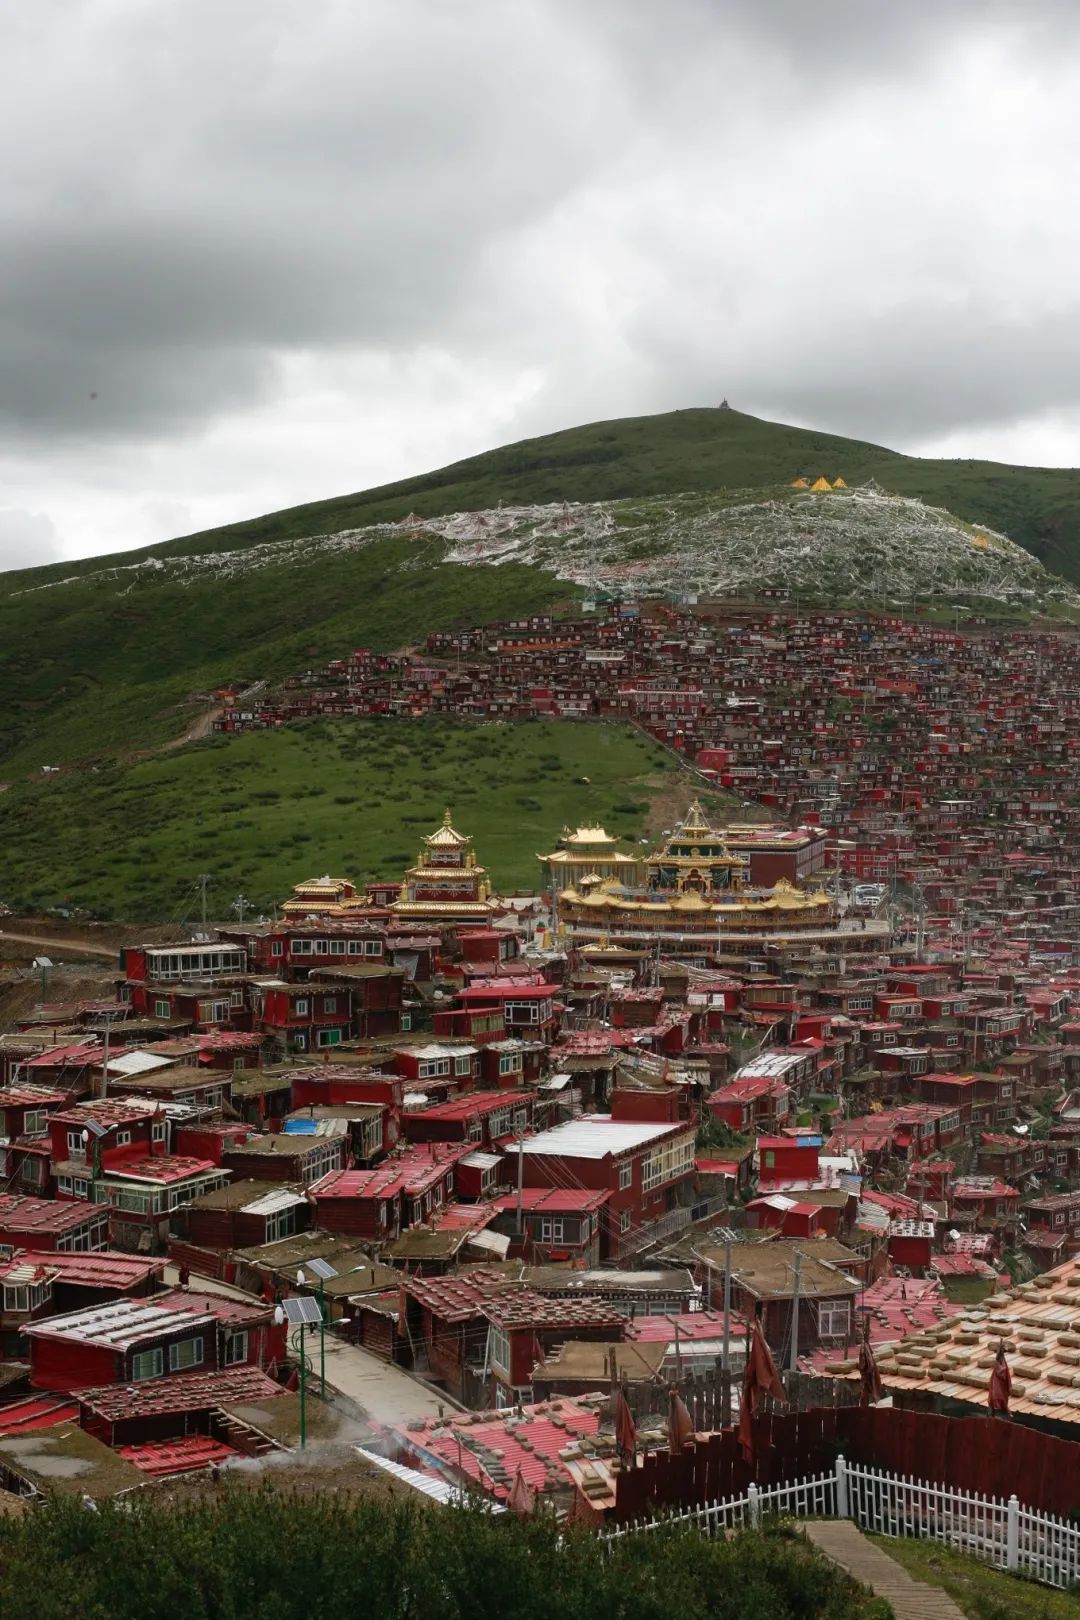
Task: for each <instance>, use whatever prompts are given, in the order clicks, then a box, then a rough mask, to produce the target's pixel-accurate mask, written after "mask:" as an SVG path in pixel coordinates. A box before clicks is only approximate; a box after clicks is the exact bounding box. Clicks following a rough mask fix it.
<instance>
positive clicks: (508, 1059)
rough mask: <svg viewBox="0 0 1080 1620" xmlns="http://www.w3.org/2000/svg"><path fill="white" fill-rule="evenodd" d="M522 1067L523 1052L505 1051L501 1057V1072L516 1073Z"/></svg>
mask: <svg viewBox="0 0 1080 1620" xmlns="http://www.w3.org/2000/svg"><path fill="white" fill-rule="evenodd" d="M520 1068H521V1053H520V1052H510V1053H504V1054H503V1055H502V1056H501V1057H500V1058H499V1073H500V1074H514V1073H516V1071H517V1070H518V1069H520Z"/></svg>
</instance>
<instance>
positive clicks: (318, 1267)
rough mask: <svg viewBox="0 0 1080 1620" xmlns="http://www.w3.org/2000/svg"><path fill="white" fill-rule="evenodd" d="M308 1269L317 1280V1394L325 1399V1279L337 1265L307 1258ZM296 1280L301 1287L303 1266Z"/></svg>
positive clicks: (304, 1277) (335, 1269)
mask: <svg viewBox="0 0 1080 1620" xmlns="http://www.w3.org/2000/svg"><path fill="white" fill-rule="evenodd" d="M308 1269H309V1270H310V1271H313V1272H314V1273H315V1275H316V1277H317V1278H318V1280H319V1394H320V1395H321V1396H322V1398H323V1400H324V1401H325V1399H326V1279H327V1278H328V1277H336V1276H337V1274H338V1272H337V1267H336V1266H332V1265H331V1264H330V1262H329V1260H309V1261H308ZM296 1281H297V1283H298V1285H299V1286H300V1287H301V1288H303V1286H304V1284H305V1283H306V1281H307V1278H306V1276H305V1274H304V1268H303V1266H301V1267H300V1270H299V1271H298V1272H297V1273H296Z"/></svg>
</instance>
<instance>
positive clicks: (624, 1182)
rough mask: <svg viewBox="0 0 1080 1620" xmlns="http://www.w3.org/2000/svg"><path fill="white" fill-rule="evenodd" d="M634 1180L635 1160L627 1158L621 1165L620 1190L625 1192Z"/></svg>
mask: <svg viewBox="0 0 1080 1620" xmlns="http://www.w3.org/2000/svg"><path fill="white" fill-rule="evenodd" d="M633 1180H634V1162H633V1160H632V1159H626V1160H624V1161H623V1163H622V1164H620V1166H619V1191H620V1192H625V1191H626V1189H627V1187H629V1186H630V1185H631V1184H632V1182H633Z"/></svg>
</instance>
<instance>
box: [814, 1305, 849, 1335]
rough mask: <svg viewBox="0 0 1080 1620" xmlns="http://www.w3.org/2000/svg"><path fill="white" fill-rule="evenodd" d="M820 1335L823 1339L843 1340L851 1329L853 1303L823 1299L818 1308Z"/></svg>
mask: <svg viewBox="0 0 1080 1620" xmlns="http://www.w3.org/2000/svg"><path fill="white" fill-rule="evenodd" d="M817 1318H818V1334H819V1336H820V1337H821V1338H823V1339H843V1338H846V1336H847V1334H848V1333H849V1332H850V1329H851V1301H850V1300H849V1299H823V1300H822V1301H821V1303H820V1305H819V1306H818V1308H817Z"/></svg>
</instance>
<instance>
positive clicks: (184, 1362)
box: [169, 1338, 203, 1372]
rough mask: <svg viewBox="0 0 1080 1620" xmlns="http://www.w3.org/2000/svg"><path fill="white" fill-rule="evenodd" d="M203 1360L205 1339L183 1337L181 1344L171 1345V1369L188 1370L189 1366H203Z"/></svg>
mask: <svg viewBox="0 0 1080 1620" xmlns="http://www.w3.org/2000/svg"><path fill="white" fill-rule="evenodd" d="M202 1360H203V1341H202V1339H201V1338H197V1339H181V1340H180V1343H179V1344H170V1346H169V1371H170V1372H186V1371H187V1369H188V1368H189V1367H201V1366H202Z"/></svg>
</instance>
